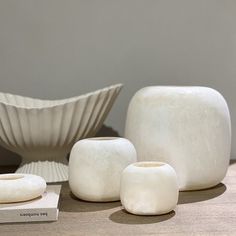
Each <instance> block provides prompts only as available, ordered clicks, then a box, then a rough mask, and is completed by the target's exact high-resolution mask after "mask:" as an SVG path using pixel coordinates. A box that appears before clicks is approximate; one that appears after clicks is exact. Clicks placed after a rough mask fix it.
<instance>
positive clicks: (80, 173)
mask: <svg viewBox="0 0 236 236" xmlns="http://www.w3.org/2000/svg"><path fill="white" fill-rule="evenodd" d="M136 161H137V155H136V150H135V148H134V146H133V144H132V143H130V142H129V141H128V140H127V139H124V138H117V137H101V138H90V139H83V140H80V141H78V142H77V143H76V144H75V145H74V147H73V148H72V150H71V154H70V160H69V185H70V188H71V191H72V193H73V194H74V195H75V196H76V197H78V198H80V199H82V200H86V201H95V202H108V201H117V200H119V199H120V178H121V173H122V171H123V170H124V168H125V167H127V166H128V165H129V164H131V163H134V162H136Z"/></svg>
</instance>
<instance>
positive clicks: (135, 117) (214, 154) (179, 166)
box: [125, 86, 231, 190]
mask: <svg viewBox="0 0 236 236" xmlns="http://www.w3.org/2000/svg"><path fill="white" fill-rule="evenodd" d="M125 137H126V138H127V139H129V140H130V141H131V142H132V143H133V144H134V146H135V148H136V150H137V155H138V160H140V161H147V160H157V161H163V162H167V163H169V164H170V165H171V166H172V167H173V168H174V169H175V171H176V172H177V175H178V182H179V187H180V190H197V189H204V188H209V187H212V186H215V185H217V184H218V183H220V182H221V180H222V179H223V178H224V176H225V174H226V171H227V167H228V164H229V160H230V150H231V123H230V114H229V110H228V106H227V103H226V101H225V99H224V98H223V97H222V95H221V94H220V93H219V92H217V91H216V90H214V89H211V88H207V87H176V86H153V87H146V88H143V89H141V90H139V91H138V92H137V93H136V94H135V95H134V97H133V98H132V100H131V102H130V104H129V108H128V114H127V120H126V129H125Z"/></svg>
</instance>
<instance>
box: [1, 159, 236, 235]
mask: <svg viewBox="0 0 236 236" xmlns="http://www.w3.org/2000/svg"><path fill="white" fill-rule="evenodd" d="M6 171H7V168H6V167H5V169H4V168H2V169H1V172H6ZM59 209H60V213H59V219H58V221H57V222H52V223H47V222H45V223H28V224H27V223H16V224H1V225H0V235H1V236H13V235H14V236H15V235H19V236H21V235H22V236H23V235H24V236H25V235H27V236H28V235H29V236H30V235H34V236H35V235H36V236H37V235H40V236H42V235H47V236H51V235H62V236H67V235H70V236H74V235H76V236H78V235H122V236H124V235H177V236H178V235H236V162H234V163H231V165H230V166H229V170H228V172H227V176H226V177H225V179H224V180H223V181H222V183H221V184H219V185H217V186H216V187H214V188H211V189H207V190H202V191H191V192H182V193H180V197H179V203H178V206H177V208H176V209H175V211H173V212H171V213H169V214H166V215H162V216H149V217H145V216H134V215H131V214H128V213H126V212H125V211H124V210H123V208H122V207H121V205H120V202H113V203H89V202H84V201H80V200H78V199H76V198H75V197H74V196H73V195H72V194H71V192H70V190H69V186H68V183H64V184H63V187H62V193H61V198H60V207H59Z"/></svg>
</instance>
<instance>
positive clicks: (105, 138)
mask: <svg viewBox="0 0 236 236" xmlns="http://www.w3.org/2000/svg"><path fill="white" fill-rule="evenodd" d="M115 139H119V137H97V138H89V140H99V141H106V140H115Z"/></svg>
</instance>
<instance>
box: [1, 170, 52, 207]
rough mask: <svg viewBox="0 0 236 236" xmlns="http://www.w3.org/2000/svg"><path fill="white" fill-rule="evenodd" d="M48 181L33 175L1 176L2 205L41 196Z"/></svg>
mask: <svg viewBox="0 0 236 236" xmlns="http://www.w3.org/2000/svg"><path fill="white" fill-rule="evenodd" d="M46 186H47V184H46V181H45V180H44V179H43V178H42V177H40V176H37V175H31V174H1V175H0V203H10V202H22V201H27V200H31V199H34V198H37V197H39V196H41V195H42V194H43V193H44V191H45V189H46Z"/></svg>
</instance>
